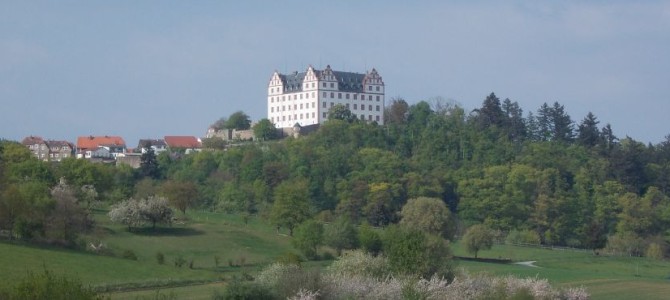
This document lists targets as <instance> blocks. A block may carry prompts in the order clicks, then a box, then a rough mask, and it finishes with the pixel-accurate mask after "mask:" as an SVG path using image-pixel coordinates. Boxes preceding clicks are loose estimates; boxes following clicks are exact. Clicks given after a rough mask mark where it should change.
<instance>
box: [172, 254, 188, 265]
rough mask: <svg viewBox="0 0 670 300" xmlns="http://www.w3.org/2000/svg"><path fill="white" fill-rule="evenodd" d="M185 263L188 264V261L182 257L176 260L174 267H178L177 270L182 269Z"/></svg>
mask: <svg viewBox="0 0 670 300" xmlns="http://www.w3.org/2000/svg"><path fill="white" fill-rule="evenodd" d="M185 263H186V260H185V259H184V257H183V256H181V255H179V256H177V257H175V258H174V266H175V267H177V268H181V267H182V266H184V264H185Z"/></svg>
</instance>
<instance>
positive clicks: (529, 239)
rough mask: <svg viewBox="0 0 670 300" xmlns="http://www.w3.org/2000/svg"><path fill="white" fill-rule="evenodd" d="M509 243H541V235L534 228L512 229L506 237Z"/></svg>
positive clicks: (506, 241)
mask: <svg viewBox="0 0 670 300" xmlns="http://www.w3.org/2000/svg"><path fill="white" fill-rule="evenodd" d="M505 243H507V244H533V245H539V244H540V235H539V234H538V233H537V232H535V231H533V230H527V229H526V230H521V231H518V230H512V231H510V232H509V233H508V234H507V237H506V238H505Z"/></svg>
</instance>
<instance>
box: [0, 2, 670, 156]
mask: <svg viewBox="0 0 670 300" xmlns="http://www.w3.org/2000/svg"><path fill="white" fill-rule="evenodd" d="M309 65H312V66H314V67H315V68H317V69H321V68H324V67H325V66H326V65H330V66H331V67H332V68H333V69H334V70H339V71H348V72H359V73H364V72H365V71H366V70H371V69H372V68H376V69H377V71H378V72H379V73H380V75H381V76H382V77H383V79H384V82H385V85H386V98H387V104H388V102H389V100H390V99H392V98H398V97H400V98H403V99H405V100H406V101H407V102H409V103H410V104H414V103H417V102H418V101H421V100H427V101H431V100H432V99H436V98H442V99H447V100H448V101H453V102H455V103H458V104H460V105H461V106H463V107H464V108H465V109H467V110H471V109H475V108H477V107H480V106H481V104H482V101H483V100H484V99H485V98H486V96H487V95H488V94H490V93H491V92H495V93H496V95H497V96H498V97H499V98H500V99H501V100H502V99H505V98H509V99H511V100H512V101H517V102H518V103H519V105H520V106H521V107H522V108H523V109H524V114H526V113H527V112H528V111H532V112H536V111H537V109H538V108H539V107H540V106H541V105H542V104H543V103H545V102H547V103H550V104H551V103H553V102H555V101H557V102H559V103H560V104H562V105H564V106H565V108H566V111H567V112H568V113H569V114H570V116H571V117H572V119H573V120H574V121H575V122H580V121H581V120H582V119H583V118H584V117H585V116H586V114H587V113H588V112H593V114H595V116H596V117H597V118H598V120H600V122H601V123H600V126H603V125H605V124H607V123H610V124H611V125H612V128H613V130H614V133H615V134H616V135H617V136H618V137H620V138H623V137H625V136H630V137H632V138H634V139H635V140H638V141H641V142H644V143H659V142H661V141H664V140H665V138H664V137H665V136H666V135H668V134H670V117H668V114H669V113H670V91H669V87H670V1H653V0H651V1H375V0H371V1H348V0H343V1H313V0H312V1H291V0H284V1H253V0H252V1H130V0H128V1H18V0H17V1H0V138H5V139H10V140H18V141H20V140H21V139H23V138H24V137H25V136H29V135H38V136H42V137H43V138H45V139H55V140H69V141H72V142H75V141H76V139H77V136H88V135H120V136H122V137H123V138H124V139H125V140H126V143H127V144H128V145H129V147H135V146H136V145H137V142H138V139H140V138H162V137H163V136H165V135H194V136H204V135H205V132H206V130H207V128H208V126H209V125H210V124H212V123H213V122H215V121H216V120H218V119H219V118H221V117H227V116H229V115H230V114H232V113H234V112H236V111H240V110H241V111H244V112H245V113H247V114H248V115H250V116H251V118H252V120H254V121H257V120H259V119H261V118H264V117H266V114H267V85H268V82H269V80H270V77H271V75H272V73H273V72H274V71H275V70H277V71H279V72H282V73H289V72H293V71H300V72H302V71H305V70H306V69H307V67H308V66H309Z"/></svg>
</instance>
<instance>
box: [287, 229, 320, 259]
mask: <svg viewBox="0 0 670 300" xmlns="http://www.w3.org/2000/svg"><path fill="white" fill-rule="evenodd" d="M322 244H323V224H321V223H320V222H317V221H314V220H307V221H305V222H303V223H302V224H300V226H298V227H297V228H296V229H295V236H294V237H293V246H295V247H296V248H297V249H298V250H300V251H301V252H302V253H303V254H304V255H305V256H306V257H307V258H309V259H314V258H316V257H317V250H318V247H319V246H321V245H322Z"/></svg>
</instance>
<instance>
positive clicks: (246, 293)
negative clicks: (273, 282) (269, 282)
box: [212, 280, 278, 300]
mask: <svg viewBox="0 0 670 300" xmlns="http://www.w3.org/2000/svg"><path fill="white" fill-rule="evenodd" d="M212 298H213V299H217V300H228V299H230V300H240V299H278V298H277V297H276V296H275V295H274V293H272V290H271V289H269V288H267V287H265V286H262V285H260V284H256V283H254V282H244V281H239V280H233V281H232V282H231V283H230V284H228V287H226V289H225V290H224V291H223V293H221V294H219V293H218V292H217V293H215V294H214V296H213V297H212Z"/></svg>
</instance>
